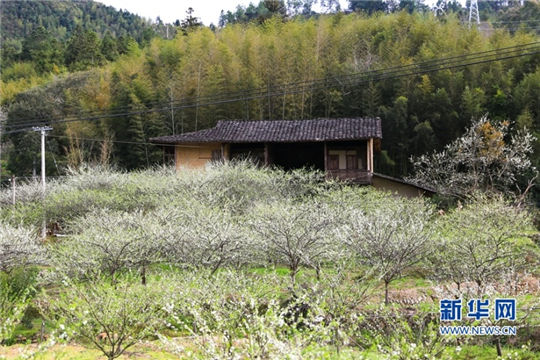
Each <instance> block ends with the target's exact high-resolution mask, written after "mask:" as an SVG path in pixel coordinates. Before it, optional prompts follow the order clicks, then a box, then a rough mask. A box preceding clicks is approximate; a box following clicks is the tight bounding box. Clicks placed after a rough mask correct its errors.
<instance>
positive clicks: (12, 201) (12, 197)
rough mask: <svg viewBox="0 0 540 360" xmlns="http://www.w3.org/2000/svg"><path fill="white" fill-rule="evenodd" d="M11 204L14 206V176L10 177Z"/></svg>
mask: <svg viewBox="0 0 540 360" xmlns="http://www.w3.org/2000/svg"><path fill="white" fill-rule="evenodd" d="M11 203H12V204H13V205H15V175H12V176H11Z"/></svg>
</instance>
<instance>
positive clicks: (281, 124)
mask: <svg viewBox="0 0 540 360" xmlns="http://www.w3.org/2000/svg"><path fill="white" fill-rule="evenodd" d="M381 138H382V131H381V119H379V118H358V117H357V118H339V119H313V120H274V121H219V122H218V123H217V125H216V126H215V127H213V128H210V129H205V130H199V131H195V132H190V133H185V134H181V135H171V136H161V137H156V138H151V139H150V141H151V142H153V143H158V144H164V145H165V144H166V145H171V144H174V158H175V164H176V168H177V169H178V170H180V169H182V168H203V167H204V166H205V165H206V164H207V163H208V162H210V161H220V160H232V159H237V158H246V157H249V158H251V159H253V160H254V161H255V162H257V163H260V164H263V165H274V166H279V167H282V168H284V169H286V170H287V169H294V168H301V167H311V168H315V169H319V170H323V171H325V172H326V174H327V177H329V178H338V179H342V180H350V181H353V182H355V183H359V184H371V182H372V176H373V152H374V151H377V150H379V149H380V141H381Z"/></svg>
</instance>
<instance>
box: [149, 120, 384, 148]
mask: <svg viewBox="0 0 540 360" xmlns="http://www.w3.org/2000/svg"><path fill="white" fill-rule="evenodd" d="M369 138H382V131H381V119H379V118H339V119H313V120H273V121H239V120H234V121H220V122H218V123H217V125H216V126H215V127H213V128H211V129H205V130H200V131H195V132H190V133H185V134H181V135H170V136H161V137H155V138H151V139H150V141H152V142H154V143H161V144H183V143H199V142H222V143H250V142H308V141H309V142H312V141H332V140H361V139H369Z"/></svg>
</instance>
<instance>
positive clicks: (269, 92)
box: [7, 42, 540, 130]
mask: <svg viewBox="0 0 540 360" xmlns="http://www.w3.org/2000/svg"><path fill="white" fill-rule="evenodd" d="M539 43H540V42H533V43H528V44H522V45H514V46H509V47H504V48H499V49H494V50H487V51H482V52H477V53H470V54H463V55H455V56H451V57H446V58H439V59H432V60H427V61H423V62H419V63H413V64H408V65H400V66H395V67H390V68H385V69H379V70H371V71H367V72H361V73H353V74H349V75H341V76H336V77H333V78H329V77H327V78H321V79H314V80H307V81H299V82H292V83H287V84H281V85H273V86H266V87H261V88H255V89H253V88H252V89H247V90H241V91H237V92H234V93H230V92H228V93H227V92H222V93H218V94H214V95H208V96H202V97H191V98H184V99H182V100H181V101H180V102H173V109H182V108H192V107H196V106H203V105H204V106H206V105H212V102H213V101H215V102H216V104H221V103H223V102H222V101H221V100H227V99H231V98H239V100H235V101H242V100H244V98H246V99H247V100H248V99H250V98H253V97H254V98H261V97H270V96H276V95H274V94H275V93H276V92H278V95H283V94H284V93H285V94H287V93H290V92H291V91H290V90H288V89H291V88H292V89H295V88H298V87H301V86H303V87H304V90H305V88H306V87H310V88H313V87H314V86H318V85H320V84H324V85H325V87H329V86H330V85H329V84H328V83H329V82H337V83H338V84H339V83H340V82H342V81H344V80H349V79H350V78H359V77H360V78H362V77H363V78H369V77H374V78H375V77H377V76H380V75H381V74H385V75H390V74H392V73H398V72H400V71H403V70H407V69H409V68H419V67H433V66H441V65H444V64H446V63H449V62H452V61H454V62H455V61H458V60H464V61H467V60H473V59H480V58H485V57H488V56H496V55H500V54H501V51H502V52H516V51H526V50H530V49H531V48H532V49H533V50H536V48H537V44H539ZM497 60H498V59H497ZM413 75H414V74H413ZM156 104H157V105H162V106H167V108H162V109H159V108H157V109H144V110H141V111H116V110H117V109H114V111H113V112H111V111H103V112H94V111H93V112H88V113H86V114H85V113H80V114H76V115H72V116H71V117H78V118H90V117H92V118H96V119H99V118H108V117H109V118H110V117H119V116H125V115H129V114H134V115H136V114H142V113H146V112H160V111H170V110H171V102H162V103H156ZM126 108H130V107H126ZM24 120H26V122H24V121H22V122H21V121H19V122H18V123H16V124H10V125H8V126H7V129H8V130H17V129H18V128H22V127H28V126H33V125H36V124H42V123H43V120H44V119H42V118H27V119H24ZM28 120H31V121H28ZM58 120H63V121H64V122H65V121H67V120H69V118H68V119H65V118H63V119H48V121H49V123H51V122H56V121H58ZM36 121H41V122H39V123H36Z"/></svg>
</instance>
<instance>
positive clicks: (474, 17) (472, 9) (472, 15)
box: [469, 0, 480, 28]
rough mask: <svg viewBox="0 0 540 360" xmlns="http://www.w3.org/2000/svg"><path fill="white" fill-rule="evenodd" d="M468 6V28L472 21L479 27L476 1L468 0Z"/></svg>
mask: <svg viewBox="0 0 540 360" xmlns="http://www.w3.org/2000/svg"><path fill="white" fill-rule="evenodd" d="M470 1H471V3H470V5H469V28H470V27H471V24H472V22H473V21H476V25H480V12H479V11H478V0H470Z"/></svg>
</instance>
